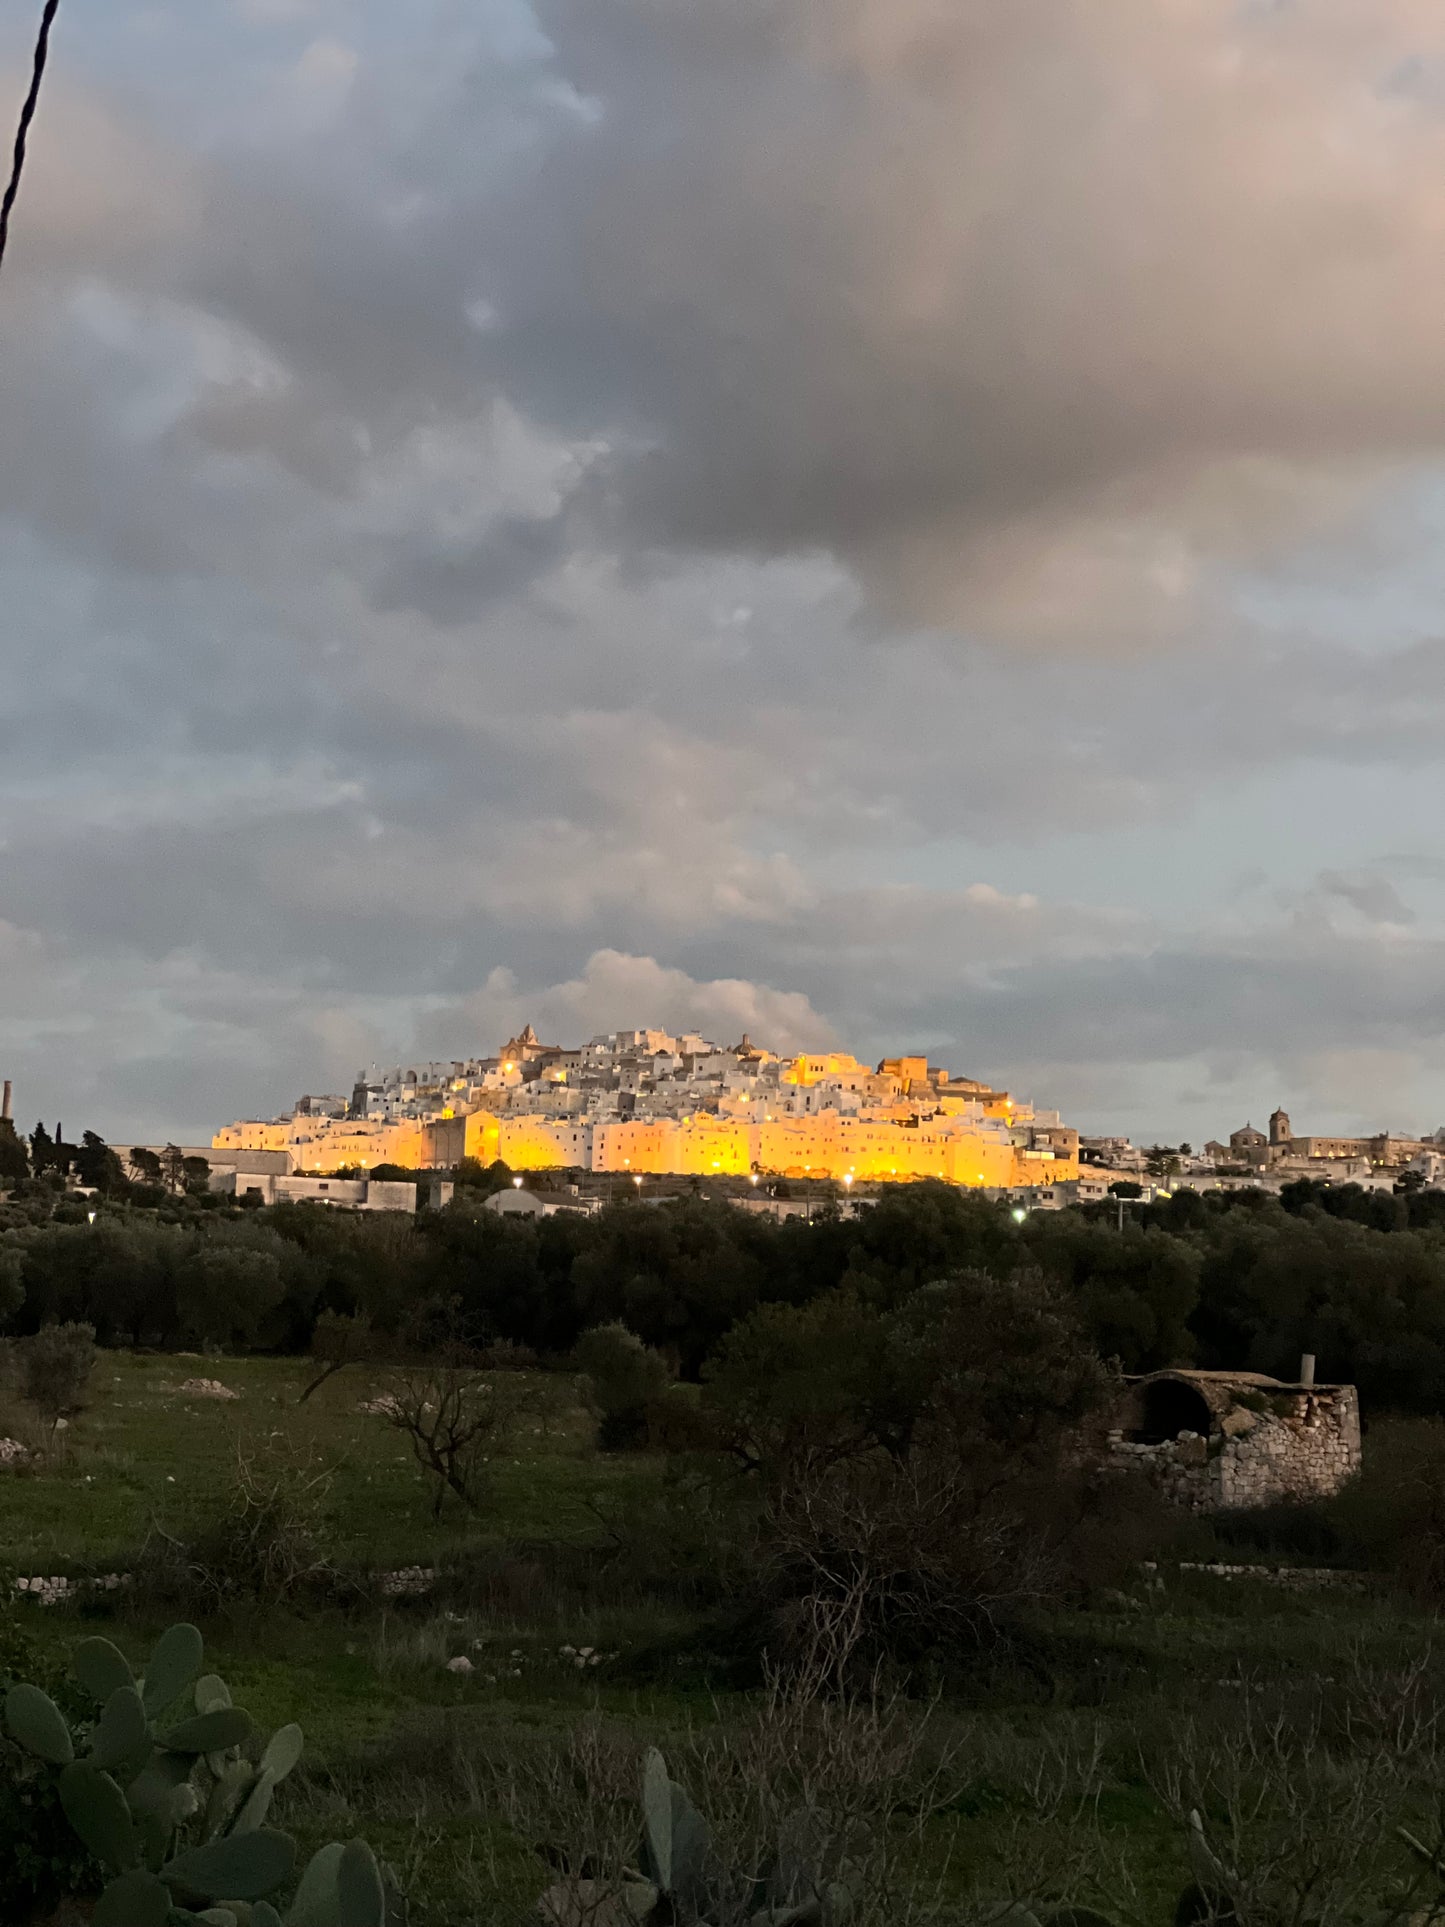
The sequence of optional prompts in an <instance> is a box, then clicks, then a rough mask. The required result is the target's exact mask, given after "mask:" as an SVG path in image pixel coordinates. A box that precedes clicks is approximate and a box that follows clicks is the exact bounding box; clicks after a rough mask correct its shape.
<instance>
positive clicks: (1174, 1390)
mask: <svg viewBox="0 0 1445 1927" xmlns="http://www.w3.org/2000/svg"><path fill="white" fill-rule="evenodd" d="M1212 1424H1213V1414H1212V1413H1211V1411H1210V1409H1209V1404H1208V1401H1207V1400H1206V1399H1205V1397H1204V1394H1203V1393H1202V1392H1201V1391H1200V1390H1199V1388H1198V1387H1197V1386H1195V1385H1191V1384H1190V1383H1189V1381H1188V1380H1187V1379H1184V1378H1152V1379H1150V1380H1149V1381H1148V1383H1147V1384H1144V1385H1140V1386H1138V1387H1136V1389H1135V1392H1134V1396H1133V1398H1132V1399H1131V1401H1130V1413H1129V1427H1128V1430H1127V1431H1126V1433H1125V1437H1126V1438H1128V1439H1129V1440H1130V1441H1131V1442H1132V1443H1133V1444H1135V1445H1163V1444H1164V1443H1165V1442H1166V1440H1169V1439H1177V1438H1178V1437H1179V1434H1180V1433H1181V1432H1197V1433H1198V1434H1199V1436H1200V1437H1201V1438H1206V1439H1207V1438H1208V1437H1209V1433H1210V1429H1211V1426H1212Z"/></svg>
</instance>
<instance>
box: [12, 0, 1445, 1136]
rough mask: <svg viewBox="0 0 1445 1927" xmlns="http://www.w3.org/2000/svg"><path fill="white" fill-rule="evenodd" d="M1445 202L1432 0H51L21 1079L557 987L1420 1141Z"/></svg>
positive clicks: (415, 1045)
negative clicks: (1279, 1108) (57, 5)
mask: <svg viewBox="0 0 1445 1927" xmlns="http://www.w3.org/2000/svg"><path fill="white" fill-rule="evenodd" d="M38 11H39V8H38V0H37V4H35V5H31V4H21V0H0V103H7V102H8V103H13V104H14V106H16V107H18V103H19V100H20V98H21V95H22V92H23V88H24V84H25V79H26V75H27V70H28V61H29V55H30V48H31V44H32V40H33V35H34V31H35V26H36V17H37V16H38ZM11 111H12V110H11V108H10V107H9V106H5V107H4V109H3V113H0V120H8V119H9V118H10V115H11ZM1442 181H1445V13H1442V12H1441V10H1440V8H1439V6H1438V4H1437V0H1371V4H1370V5H1369V6H1368V7H1362V6H1361V5H1360V4H1359V0H1009V4H1008V5H1007V6H1001V5H999V4H998V0H728V3H727V4H726V5H719V4H718V0H408V4H407V5H406V6H398V5H396V4H395V0H388V3H387V4H382V0H209V4H206V5H197V4H196V0H184V3H183V4H181V3H178V4H174V5H172V4H165V3H162V4H149V5H143V4H137V3H136V0H62V7H61V12H60V16H59V21H58V24H57V28H56V33H55V37H54V42H53V50H52V62H51V69H50V73H49V75H48V77H47V81H46V87H45V92H44V94H43V97H42V101H41V107H40V114H39V118H38V121H37V125H36V129H35V134H34V138H33V143H32V160H31V166H30V171H29V172H28V173H27V176H26V179H25V183H24V187H23V189H22V193H21V199H20V203H19V207H18V210H17V213H16V217H15V224H14V227H13V230H12V238H11V245H10V251H9V253H8V255H7V257H6V261H5V265H4V269H3V272H0V1074H4V1075H8V1076H10V1077H11V1078H13V1079H14V1082H15V1087H16V1103H17V1111H18V1113H19V1116H20V1121H21V1123H22V1125H24V1126H27V1127H28V1125H29V1123H30V1122H31V1120H32V1119H33V1118H34V1117H36V1116H39V1115H42V1114H43V1115H44V1116H45V1117H46V1118H47V1120H49V1121H50V1122H51V1124H52V1125H53V1123H54V1122H55V1121H56V1120H59V1121H61V1122H62V1123H63V1124H64V1125H65V1127H66V1132H67V1135H69V1136H73V1135H74V1134H75V1133H76V1132H78V1130H79V1129H80V1128H81V1127H82V1126H92V1127H94V1128H97V1129H99V1130H101V1131H102V1132H103V1133H104V1134H105V1135H107V1136H108V1137H110V1138H112V1139H113V1140H115V1141H121V1142H124V1141H128V1140H129V1139H131V1138H135V1137H139V1138H153V1139H160V1138H167V1137H169V1138H175V1139H177V1140H180V1141H191V1142H195V1141H204V1140H205V1139H207V1138H208V1137H209V1135H210V1133H211V1132H212V1131H213V1130H214V1129H215V1128H216V1127H217V1126H219V1125H220V1124H222V1123H224V1122H227V1121H229V1120H231V1119H232V1118H236V1117H240V1116H256V1115H272V1114H274V1113H276V1112H278V1111H280V1110H282V1109H283V1108H288V1107H289V1105H290V1104H291V1102H292V1101H293V1100H294V1099H295V1098H296V1097H297V1096H298V1095H300V1094H301V1093H302V1092H305V1091H312V1092H321V1091H329V1090H344V1089H347V1088H349V1086H350V1084H351V1082H352V1080H353V1079H354V1077H355V1075H356V1073H357V1072H358V1070H360V1069H361V1068H363V1067H364V1066H369V1065H371V1064H373V1063H377V1064H383V1065H386V1064H394V1063H398V1062H406V1061H411V1060H416V1059H424V1058H432V1057H443V1058H449V1057H454V1056H466V1055H474V1054H482V1053H486V1052H489V1051H492V1050H495V1049H496V1048H497V1047H498V1046H499V1045H500V1044H501V1043H502V1042H503V1040H504V1039H505V1038H506V1037H507V1036H509V1035H510V1034H512V1033H513V1031H514V1030H515V1029H516V1028H518V1027H520V1025H521V1024H523V1023H525V1022H527V1021H530V1022H532V1023H533V1024H534V1025H536V1027H537V1028H538V1030H539V1031H541V1032H543V1033H544V1034H546V1035H548V1036H549V1037H552V1038H556V1039H557V1040H559V1041H563V1042H573V1041H577V1040H579V1039H581V1038H583V1037H586V1036H589V1035H591V1034H592V1033H594V1032H596V1031H600V1030H606V1029H615V1028H619V1027H633V1026H640V1025H661V1026H667V1027H676V1028H699V1029H701V1030H703V1031H704V1032H705V1033H707V1034H708V1035H711V1036H713V1037H714V1038H715V1039H716V1040H717V1041H718V1042H720V1043H723V1044H731V1043H735V1042H736V1041H737V1039H738V1037H739V1036H740V1035H741V1034H742V1033H743V1032H744V1031H747V1032H749V1033H750V1034H751V1035H752V1037H753V1039H754V1041H755V1042H765V1043H767V1044H769V1045H771V1046H772V1047H773V1048H775V1049H779V1050H789V1049H800V1048H813V1047H823V1046H835V1047H839V1048H844V1049H849V1050H853V1051H855V1052H856V1053H857V1054H858V1055H859V1056H861V1057H864V1058H875V1059H876V1058H877V1057H880V1056H882V1055H883V1054H884V1053H888V1054H894V1053H896V1052H899V1051H903V1050H909V1051H917V1050H925V1051H927V1052H928V1053H929V1054H930V1056H931V1057H933V1059H934V1060H935V1061H938V1062H942V1063H943V1064H945V1065H947V1066H948V1067H949V1068H951V1069H952V1070H953V1071H955V1072H956V1073H958V1074H961V1075H968V1076H974V1077H980V1078H986V1079H989V1080H992V1081H993V1082H995V1083H997V1084H999V1085H1001V1086H1005V1087H1007V1088H1009V1089H1011V1090H1012V1091H1014V1092H1015V1093H1017V1094H1019V1095H1020V1096H1024V1097H1028V1098H1032V1099H1033V1100H1034V1101H1035V1102H1036V1103H1038V1104H1039V1105H1041V1106H1048V1107H1050V1108H1055V1107H1056V1108H1059V1109H1061V1110H1062V1111H1063V1112H1064V1114H1065V1115H1066V1117H1067V1118H1068V1119H1069V1120H1070V1121H1072V1122H1075V1123H1077V1124H1079V1125H1080V1126H1081V1127H1082V1128H1084V1129H1085V1130H1087V1131H1110V1130H1118V1131H1125V1132H1128V1133H1130V1134H1131V1135H1133V1136H1134V1137H1135V1138H1136V1140H1140V1141H1146V1142H1147V1141H1152V1140H1154V1139H1166V1140H1167V1141H1170V1142H1174V1141H1177V1140H1178V1139H1181V1138H1184V1139H1189V1140H1191V1141H1193V1142H1195V1143H1199V1142H1202V1141H1203V1140H1204V1139H1206V1138H1208V1137H1210V1136H1216V1135H1217V1136H1223V1135H1225V1134H1227V1132H1228V1131H1229V1130H1231V1129H1234V1128H1236V1127H1237V1126H1239V1125H1240V1124H1242V1123H1243V1122H1244V1121H1245V1120H1246V1118H1249V1119H1251V1120H1252V1121H1253V1122H1254V1123H1256V1124H1260V1123H1262V1122H1263V1121H1264V1119H1265V1117H1266V1116H1267V1114H1268V1113H1269V1111H1270V1110H1272V1109H1273V1107H1274V1106H1275V1105H1276V1104H1283V1105H1284V1106H1285V1107H1286V1108H1287V1109H1288V1110H1289V1111H1290V1113H1291V1115H1292V1117H1293V1120H1294V1124H1295V1128H1296V1129H1297V1130H1307V1129H1313V1130H1320V1131H1323V1130H1330V1131H1333V1130H1374V1129H1382V1128H1390V1129H1393V1130H1396V1131H1405V1130H1419V1131H1428V1130H1432V1129H1434V1128H1435V1127H1437V1126H1439V1125H1440V1124H1441V1123H1442V1122H1445V812H1442V804H1445V793H1442V782H1441V772H1440V767H1439V758H1440V744H1441V741H1442V731H1445V623H1442V607H1445V540H1442V537H1445V325H1442V322H1445V187H1442V186H1441V183H1442Z"/></svg>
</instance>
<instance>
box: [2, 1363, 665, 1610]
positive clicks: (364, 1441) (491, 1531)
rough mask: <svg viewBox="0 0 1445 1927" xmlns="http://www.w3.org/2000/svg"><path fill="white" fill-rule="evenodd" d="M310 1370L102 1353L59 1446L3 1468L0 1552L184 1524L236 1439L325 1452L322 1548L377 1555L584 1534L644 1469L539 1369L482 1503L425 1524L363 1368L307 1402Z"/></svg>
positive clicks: (35, 1559) (20, 1557) (63, 1548)
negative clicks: (30, 1465) (535, 1410)
mask: <svg viewBox="0 0 1445 1927" xmlns="http://www.w3.org/2000/svg"><path fill="white" fill-rule="evenodd" d="M310 1371H311V1368H310V1366H309V1363H308V1361H306V1360H304V1359H278V1358H235V1359H230V1358H228V1359H224V1360H216V1359H207V1358H199V1357H185V1356H181V1357H176V1356H167V1357H151V1356H141V1357H135V1356H132V1355H130V1354H128V1353H120V1352H107V1353H103V1354H102V1356H101V1358H100V1362H99V1364H98V1366H97V1369H96V1373H95V1378H94V1381H93V1384H92V1394H91V1404H90V1409H89V1410H88V1411H87V1412H86V1413H85V1414H84V1415H83V1416H82V1417H81V1418H80V1419H79V1420H78V1421H77V1423H76V1425H75V1426H74V1427H73V1428H72V1430H71V1431H70V1432H69V1433H66V1434H63V1435H62V1440H63V1453H62V1455H61V1456H59V1457H57V1458H55V1459H54V1460H53V1461H52V1462H49V1463H45V1464H42V1465H41V1466H40V1467H39V1468H38V1469H36V1470H33V1471H27V1472H25V1473H23V1474H15V1473H10V1474H5V1473H3V1472H0V1548H3V1552H0V1558H3V1561H4V1564H5V1566H6V1567H7V1568H8V1569H9V1570H10V1571H11V1572H12V1573H14V1574H20V1573H27V1574H48V1573H50V1572H67V1571H71V1570H73V1569H75V1568H78V1567H85V1568H88V1569H92V1570H93V1569H96V1568H105V1567H107V1566H110V1565H113V1564H115V1563H116V1562H117V1561H121V1560H123V1559H124V1558H125V1557H126V1556H127V1555H128V1554H130V1553H133V1552H134V1550H135V1548H136V1547H137V1546H139V1544H140V1543H141V1542H142V1541H143V1540H144V1538H145V1536H146V1534H147V1532H148V1531H149V1529H150V1528H151V1526H152V1525H153V1524H155V1523H159V1524H160V1525H162V1526H163V1527H165V1528H166V1529H167V1530H173V1531H175V1532H177V1533H178V1534H179V1535H181V1536H184V1534H185V1532H186V1531H187V1530H188V1529H189V1528H190V1527H191V1526H192V1525H194V1524H195V1523H196V1522H197V1521H200V1520H205V1519H209V1518H214V1517H215V1516H216V1515H217V1513H218V1512H219V1511H220V1510H221V1508H222V1507H223V1506H224V1504H225V1503H226V1498H227V1494H228V1492H229V1490H230V1488H231V1484H232V1481H233V1479H234V1472H235V1464H236V1456H237V1453H238V1451H240V1452H245V1453H247V1454H249V1455H251V1456H252V1457H253V1458H254V1459H255V1460H256V1462H257V1463H258V1464H260V1465H263V1466H264V1465H265V1464H267V1463H275V1464H278V1465H295V1466H308V1465H309V1466H315V1467H318V1468H319V1467H324V1468H325V1469H326V1471H327V1473H328V1475H329V1478H330V1489H329V1493H328V1496H327V1499H326V1503H325V1509H324V1514H323V1520H322V1523H323V1527H324V1533H325V1539H326V1544H327V1548H328V1551H329V1553H330V1555H331V1556H332V1557H333V1558H334V1559H335V1560H336V1561H337V1562H338V1563H340V1564H347V1565H364V1564H368V1563H370V1564H375V1565H378V1566H385V1567H387V1568H395V1567H400V1566H407V1565H415V1564H420V1565H428V1564H431V1563H432V1562H433V1561H434V1560H435V1559H436V1558H438V1557H442V1556H445V1555H446V1554H448V1553H453V1552H456V1551H458V1550H460V1549H462V1548H465V1547H469V1546H474V1545H476V1544H477V1543H478V1541H479V1539H487V1538H490V1539H491V1540H493V1541H494V1542H501V1541H505V1540H506V1539H508V1538H510V1537H513V1536H524V1537H528V1538H541V1539H547V1540H559V1541H560V1540H571V1541H580V1540H586V1539H588V1538H593V1537H595V1536H596V1535H597V1534H598V1532H599V1530H600V1529H601V1528H600V1526H599V1521H598V1518H597V1515H596V1513H595V1512H594V1511H593V1510H591V1509H590V1508H592V1507H600V1508H602V1509H603V1510H604V1512H605V1511H606V1510H607V1509H608V1508H615V1507H616V1506H617V1505H619V1504H623V1503H625V1501H626V1496H627V1494H628V1493H629V1491H631V1490H633V1489H635V1487H636V1486H637V1484H638V1482H639V1481H647V1480H649V1479H651V1478H652V1477H653V1476H654V1469H653V1467H652V1466H651V1465H650V1464H649V1463H646V1462H643V1461H638V1460H627V1459H611V1458H603V1457H600V1456H599V1455H597V1454H596V1453H595V1452H594V1451H593V1450H592V1446H591V1435H590V1427H589V1426H588V1424H587V1422H586V1419H585V1416H584V1414H583V1413H582V1412H581V1411H580V1410H579V1409H578V1407H577V1405H576V1402H575V1400H574V1399H573V1398H572V1396H571V1387H570V1385H569V1384H567V1383H566V1382H565V1381H559V1380H555V1379H552V1380H549V1379H541V1378H539V1380H538V1385H539V1389H540V1392H541V1395H542V1400H543V1410H542V1411H541V1413H540V1414H539V1415H538V1417H537V1418H536V1419H535V1420H533V1421H531V1422H529V1424H528V1426H527V1428H526V1431H525V1433H524V1436H523V1438H522V1440H521V1442H520V1444H519V1447H518V1450H517V1451H516V1452H515V1453H514V1454H509V1455H508V1456H507V1457H506V1458H505V1459H504V1460H503V1461H502V1462H500V1463H499V1464H498V1465H497V1466H496V1467H495V1475H494V1487H495V1489H494V1492H493V1494H492V1495H491V1497H490V1499H489V1501H488V1505H487V1508H486V1512H485V1515H484V1516H483V1518H482V1519H481V1520H480V1521H478V1519H476V1518H475V1517H473V1516H472V1515H471V1514H469V1513H468V1512H466V1510H465V1509H464V1508H462V1507H461V1506H459V1505H457V1504H455V1503H454V1502H453V1501H451V1500H448V1502H447V1504H446V1506H445V1507H444V1508H443V1512H442V1517H441V1520H440V1521H439V1522H438V1523H436V1524H433V1522H432V1519H431V1515H430V1508H429V1505H428V1503H427V1501H428V1498H429V1496H430V1495H429V1488H428V1487H427V1486H426V1485H425V1484H424V1482H423V1479H422V1475H421V1473H420V1472H419V1471H418V1470H417V1468H416V1465H415V1463H414V1461H413V1459H412V1455H411V1452H410V1450H409V1449H408V1447H407V1444H406V1442H405V1440H404V1439H403V1438H401V1437H400V1436H399V1435H398V1434H397V1433H396V1432H395V1431H393V1430H392V1429H391V1428H390V1427H389V1426H387V1425H386V1424H385V1422H384V1421H383V1420H382V1419H380V1418H378V1417H376V1416H374V1415H370V1414H367V1413H365V1412H363V1411H361V1410H360V1406H361V1405H362V1403H363V1402H364V1400H365V1399H366V1398H367V1397H368V1396H369V1395H370V1393H371V1391H372V1389H373V1386H372V1383H371V1381H370V1380H369V1379H368V1378H367V1377H366V1376H365V1375H364V1374H363V1373H361V1372H360V1371H357V1372H351V1371H345V1372H341V1373H339V1374H337V1375H336V1376H335V1377H334V1378H332V1379H331V1380H330V1381H329V1382H328V1383H327V1384H325V1385H323V1386H322V1387H321V1389H320V1390H319V1391H318V1392H316V1393H315V1394H314V1395H313V1397H312V1398H311V1399H309V1400H308V1401H307V1403H306V1404H304V1405H302V1404H300V1403H299V1399H300V1394H301V1391H302V1390H303V1388H304V1386H305V1385H306V1383H307V1381H308V1378H309V1376H310ZM187 1379H217V1380H219V1381H220V1382H221V1383H222V1384H224V1385H226V1386H227V1387H228V1388H229V1389H230V1390H232V1391H234V1392H237V1393H239V1394H240V1396H239V1398H238V1399H236V1400H235V1401H234V1402H226V1401H221V1400H215V1399H207V1398H201V1397H183V1396H182V1395H181V1393H180V1392H179V1390H178V1389H177V1388H178V1387H179V1386H180V1385H182V1384H183V1383H185V1381H186V1380H187Z"/></svg>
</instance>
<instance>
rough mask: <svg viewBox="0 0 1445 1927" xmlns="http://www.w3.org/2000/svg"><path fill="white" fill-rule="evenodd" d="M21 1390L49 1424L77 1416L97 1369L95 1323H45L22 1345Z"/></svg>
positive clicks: (24, 1396) (56, 1424)
mask: <svg viewBox="0 0 1445 1927" xmlns="http://www.w3.org/2000/svg"><path fill="white" fill-rule="evenodd" d="M19 1349H20V1391H21V1395H22V1397H23V1398H25V1400H26V1401H27V1402H28V1403H29V1404H31V1405H33V1406H34V1407H35V1409H36V1411H37V1412H38V1413H39V1414H40V1416H41V1418H42V1419H44V1421H45V1423H46V1424H47V1425H48V1426H49V1427H50V1431H51V1434H52V1436H53V1435H54V1433H55V1429H56V1427H57V1426H58V1425H59V1423H60V1421H61V1420H62V1419H65V1420H67V1421H69V1420H70V1419H72V1418H74V1417H75V1415H76V1413H77V1412H79V1411H80V1410H81V1409H82V1407H83V1405H84V1403H85V1394H86V1391H87V1390H88V1389H89V1386H90V1374H91V1372H92V1371H93V1370H94V1369H95V1327H94V1326H93V1325H74V1324H70V1325H46V1326H44V1327H42V1329H41V1330H40V1331H38V1332H36V1334H35V1336H34V1337H33V1338H28V1339H26V1341H25V1343H24V1344H23V1345H21V1346H20V1348H19Z"/></svg>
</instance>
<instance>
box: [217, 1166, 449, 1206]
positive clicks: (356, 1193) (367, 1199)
mask: <svg viewBox="0 0 1445 1927" xmlns="http://www.w3.org/2000/svg"><path fill="white" fill-rule="evenodd" d="M211 1189H212V1190H213V1191H219V1192H221V1193H222V1194H223V1195H224V1196H226V1197H233V1198H235V1199H236V1200H237V1202H238V1203H239V1202H241V1201H242V1200H249V1201H252V1202H254V1203H257V1204H321V1205H330V1206H333V1207H336V1208H338V1209H341V1210H345V1211H407V1212H412V1213H414V1212H415V1211H416V1186H415V1185H414V1184H406V1183H403V1182H401V1181H400V1180H395V1181H383V1182H381V1183H378V1182H376V1181H374V1180H372V1179H370V1178H302V1177H278V1176H276V1175H275V1174H274V1173H272V1172H268V1171H217V1172H213V1173H212V1176H211Z"/></svg>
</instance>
